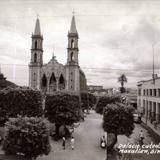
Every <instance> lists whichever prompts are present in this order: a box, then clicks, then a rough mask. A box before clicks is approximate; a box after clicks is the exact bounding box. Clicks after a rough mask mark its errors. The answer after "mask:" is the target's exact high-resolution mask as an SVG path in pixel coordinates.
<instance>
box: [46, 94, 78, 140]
mask: <svg viewBox="0 0 160 160" xmlns="http://www.w3.org/2000/svg"><path fill="white" fill-rule="evenodd" d="M45 117H47V118H48V120H49V121H50V122H51V123H54V124H55V127H56V135H55V138H59V128H60V127H61V126H64V128H65V131H67V128H66V126H71V125H73V123H75V122H78V121H79V120H80V118H81V117H80V102H79V97H78V96H77V95H72V94H68V93H60V92H59V93H58V92H57V93H55V94H53V95H47V97H46V101H45Z"/></svg>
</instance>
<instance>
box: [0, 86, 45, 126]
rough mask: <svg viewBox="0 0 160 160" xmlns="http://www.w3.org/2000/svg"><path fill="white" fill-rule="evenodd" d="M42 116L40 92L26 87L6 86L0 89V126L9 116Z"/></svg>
mask: <svg viewBox="0 0 160 160" xmlns="http://www.w3.org/2000/svg"><path fill="white" fill-rule="evenodd" d="M18 114H19V115H22V116H25V115H26V116H31V117H32V116H33V117H34V116H42V114H43V109H42V102H41V93H40V92H39V91H36V90H32V89H29V88H26V87H21V88H7V89H4V90H1V91H0V126H4V123H5V122H6V121H7V120H8V118H10V117H16V116H17V115H18Z"/></svg>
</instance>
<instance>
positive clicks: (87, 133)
mask: <svg viewBox="0 0 160 160" xmlns="http://www.w3.org/2000/svg"><path fill="white" fill-rule="evenodd" d="M101 125H102V116H100V115H98V114H96V113H95V112H94V111H91V113H90V114H89V115H87V117H86V118H85V121H84V122H81V124H80V126H79V127H78V128H76V129H75V131H74V133H73V136H74V138H75V150H72V149H71V147H70V140H67V143H66V149H65V150H63V149H62V141H59V142H54V141H52V151H51V153H50V155H48V156H43V157H40V158H38V160H105V157H106V151H105V150H104V149H101V148H100V142H99V140H100V137H101V136H102V134H103V130H102V126H101Z"/></svg>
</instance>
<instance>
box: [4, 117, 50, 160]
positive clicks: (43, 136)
mask: <svg viewBox="0 0 160 160" xmlns="http://www.w3.org/2000/svg"><path fill="white" fill-rule="evenodd" d="M6 129H7V130H6V137H5V140H4V143H3V150H4V151H5V154H7V155H23V156H24V157H26V158H27V159H32V158H34V159H35V158H37V157H38V156H39V155H43V154H45V155H48V154H49V152H50V150H51V146H50V143H49V127H48V122H47V121H46V120H44V119H42V118H34V117H30V118H29V117H21V116H19V117H18V118H10V119H9V121H8V122H7V123H6Z"/></svg>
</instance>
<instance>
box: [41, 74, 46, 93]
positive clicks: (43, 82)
mask: <svg viewBox="0 0 160 160" xmlns="http://www.w3.org/2000/svg"><path fill="white" fill-rule="evenodd" d="M42 91H43V92H46V91H47V78H46V75H45V74H44V75H43V77H42Z"/></svg>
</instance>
